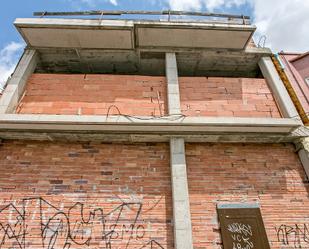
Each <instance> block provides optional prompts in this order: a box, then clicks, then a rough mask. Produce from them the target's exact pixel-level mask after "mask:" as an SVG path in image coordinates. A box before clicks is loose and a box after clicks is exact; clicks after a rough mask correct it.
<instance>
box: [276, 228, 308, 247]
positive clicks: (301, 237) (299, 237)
mask: <svg viewBox="0 0 309 249" xmlns="http://www.w3.org/2000/svg"><path fill="white" fill-rule="evenodd" d="M275 229H276V235H277V240H278V242H280V243H281V244H283V245H287V246H291V247H293V248H308V247H309V226H308V225H307V224H295V225H280V226H279V227H275Z"/></svg>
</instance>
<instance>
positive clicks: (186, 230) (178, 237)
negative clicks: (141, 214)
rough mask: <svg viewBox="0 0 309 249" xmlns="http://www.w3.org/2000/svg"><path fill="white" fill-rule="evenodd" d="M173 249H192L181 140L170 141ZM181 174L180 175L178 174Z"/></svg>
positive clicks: (183, 148)
mask: <svg viewBox="0 0 309 249" xmlns="http://www.w3.org/2000/svg"><path fill="white" fill-rule="evenodd" d="M170 154H171V155H170V158H171V177H172V192H173V216H174V241H175V249H193V240H192V226H191V213H190V200H189V188H188V180H187V170H186V167H187V166H186V155H185V142H184V139H183V138H171V140H170ZM179 171H180V172H182V173H181V175H179V174H180V173H178V172H179Z"/></svg>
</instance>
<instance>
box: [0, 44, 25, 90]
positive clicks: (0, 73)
mask: <svg viewBox="0 0 309 249" xmlns="http://www.w3.org/2000/svg"><path fill="white" fill-rule="evenodd" d="M23 47H24V44H23V43H17V42H11V43H10V44H8V45H7V46H6V47H4V48H3V49H2V50H0V86H1V87H2V86H3V85H4V84H5V82H6V80H7V79H8V78H9V76H10V75H11V74H12V72H13V71H14V68H15V66H16V63H17V62H18V59H19V57H20V54H21V52H22V49H23Z"/></svg>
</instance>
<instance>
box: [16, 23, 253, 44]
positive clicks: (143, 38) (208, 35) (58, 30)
mask: <svg viewBox="0 0 309 249" xmlns="http://www.w3.org/2000/svg"><path fill="white" fill-rule="evenodd" d="M14 24H15V26H16V27H17V29H18V30H19V32H20V33H21V35H22V36H23V37H24V39H25V41H26V42H27V44H28V45H29V46H32V47H52V48H55V47H57V48H59V47H61V48H102V49H110V48H114V49H133V48H134V47H135V48H145V47H151V48H175V47H176V48H177V47H178V48H224V49H235V50H243V49H245V48H246V46H247V44H248V42H249V40H250V39H251V37H252V35H253V32H254V31H255V26H252V25H248V24H243V25H239V24H222V23H201V22H190V23H185V22H175V21H173V22H167V21H141V20H136V21H128V20H83V19H52V18H26V19H17V20H16V21H15V23H14Z"/></svg>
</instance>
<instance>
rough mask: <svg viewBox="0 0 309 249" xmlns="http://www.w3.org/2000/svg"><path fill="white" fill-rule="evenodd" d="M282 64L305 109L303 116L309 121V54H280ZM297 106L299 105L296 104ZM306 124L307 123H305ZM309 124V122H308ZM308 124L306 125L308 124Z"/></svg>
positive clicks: (298, 99) (300, 103)
mask: <svg viewBox="0 0 309 249" xmlns="http://www.w3.org/2000/svg"><path fill="white" fill-rule="evenodd" d="M278 58H280V64H281V67H282V69H283V70H284V72H285V73H286V76H287V77H288V80H289V82H290V84H291V86H292V88H293V89H294V91H295V93H296V97H297V101H298V102H299V105H300V106H302V108H303V112H304V113H303V114H301V116H302V117H303V119H304V118H306V119H307V120H308V119H309V52H307V53H303V54H301V53H285V52H281V53H279V57H278ZM296 105H297V104H296ZM305 122H306V121H305ZM307 122H308V121H307ZM307 122H306V123H307ZM308 125H309V123H308Z"/></svg>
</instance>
